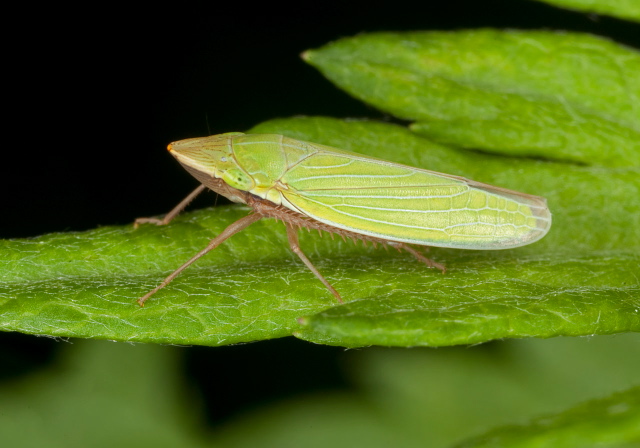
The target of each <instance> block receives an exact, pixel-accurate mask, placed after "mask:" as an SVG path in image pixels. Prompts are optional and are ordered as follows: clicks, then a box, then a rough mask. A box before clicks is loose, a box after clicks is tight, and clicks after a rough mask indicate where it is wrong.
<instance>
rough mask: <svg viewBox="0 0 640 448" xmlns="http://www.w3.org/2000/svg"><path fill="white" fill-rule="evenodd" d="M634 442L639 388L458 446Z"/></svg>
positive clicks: (639, 426) (639, 418) (639, 437)
mask: <svg viewBox="0 0 640 448" xmlns="http://www.w3.org/2000/svg"><path fill="white" fill-rule="evenodd" d="M627 443H634V444H633V445H630V444H629V445H627ZM636 443H640V387H634V388H631V389H629V390H626V391H624V392H619V393H616V394H614V395H612V396H611V397H609V398H606V399H601V400H593V401H591V402H589V403H585V404H582V405H580V406H577V407H575V408H573V409H569V410H568V411H565V412H562V413H560V414H556V415H551V416H545V417H541V418H538V419H536V420H535V421H534V422H532V423H530V424H528V425H526V426H509V427H505V428H500V429H496V430H493V431H491V432H490V433H488V434H486V435H483V436H481V437H478V438H475V439H472V440H469V441H467V442H465V443H462V444H461V445H458V447H459V448H489V447H496V446H508V447H511V448H520V447H521V448H528V447H536V448H544V447H549V448H564V447H567V448H571V447H584V446H621V444H625V445H624V446H628V447H631V446H637V445H635V444H636Z"/></svg>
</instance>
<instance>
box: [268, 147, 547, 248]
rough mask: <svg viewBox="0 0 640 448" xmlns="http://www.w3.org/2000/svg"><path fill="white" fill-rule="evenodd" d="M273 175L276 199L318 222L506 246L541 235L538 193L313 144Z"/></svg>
mask: <svg viewBox="0 0 640 448" xmlns="http://www.w3.org/2000/svg"><path fill="white" fill-rule="evenodd" d="M318 148H320V149H319V150H318V152H317V153H315V154H313V155H311V156H309V157H307V158H306V159H304V160H303V161H301V162H299V163H298V164H296V165H295V166H293V167H291V168H290V169H289V170H288V171H287V172H286V173H285V174H284V176H283V177H282V178H281V183H282V184H283V185H286V188H284V189H281V190H280V192H281V194H282V197H283V204H284V205H285V206H287V207H289V208H291V209H293V210H296V211H298V212H300V213H303V214H305V215H307V216H310V217H312V218H314V219H316V220H318V221H320V222H323V223H325V224H328V225H331V226H334V227H338V228H341V229H345V230H349V231H352V232H356V233H360V234H364V235H369V236H372V237H377V238H381V239H386V240H390V241H399V242H406V243H412V244H420V245H428V246H439V247H451V248H460V249H507V248H513V247H518V246H523V245H526V244H530V243H532V242H534V241H537V240H538V239H540V238H542V237H543V236H544V235H545V234H546V233H547V231H548V229H549V227H550V225H551V214H550V212H549V209H548V208H547V206H546V201H545V199H544V198H541V197H537V196H531V195H527V194H523V193H519V192H515V191H511V190H507V189H503V188H499V187H494V186H491V185H486V184H482V183H479V182H474V181H470V180H467V179H464V178H461V177H457V176H450V175H446V174H441V173H436V172H433V171H428V170H423V169H419V168H413V167H409V166H405V165H399V164H395V163H391V162H387V161H384V160H380V159H374V158H368V157H366V156H361V155H359V154H356V153H349V152H346V151H332V150H331V148H327V147H322V146H320V145H318Z"/></svg>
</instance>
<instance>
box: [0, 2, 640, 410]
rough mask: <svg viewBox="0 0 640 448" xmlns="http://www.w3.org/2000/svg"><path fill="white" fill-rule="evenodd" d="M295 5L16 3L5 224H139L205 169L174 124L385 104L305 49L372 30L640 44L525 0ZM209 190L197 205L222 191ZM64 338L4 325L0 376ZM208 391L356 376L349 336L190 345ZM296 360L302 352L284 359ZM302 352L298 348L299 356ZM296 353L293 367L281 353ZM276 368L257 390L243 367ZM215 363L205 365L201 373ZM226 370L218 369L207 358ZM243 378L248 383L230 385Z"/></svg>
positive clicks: (632, 33) (191, 131)
mask: <svg viewBox="0 0 640 448" xmlns="http://www.w3.org/2000/svg"><path fill="white" fill-rule="evenodd" d="M302 3H304V4H301V5H299V6H298V7H292V6H290V5H287V6H284V5H280V4H278V3H273V2H269V3H265V2H263V4H261V5H259V6H256V5H255V4H253V3H252V4H251V6H249V4H248V3H245V2H242V1H236V2H225V3H222V2H217V3H210V4H208V5H207V6H206V7H205V6H201V5H198V6H192V7H185V6H180V7H178V8H174V9H162V8H158V7H153V8H150V9H147V10H134V9H126V8H122V9H114V8H107V7H105V8H104V9H100V8H99V7H98V6H92V7H91V9H85V10H82V9H64V8H57V7H56V8H53V7H48V8H51V9H49V10H44V9H39V10H37V11H29V10H24V11H15V12H14V13H12V14H8V15H7V16H6V17H5V20H6V22H7V24H8V25H9V26H7V27H6V28H5V30H4V31H3V34H4V36H3V43H4V45H3V47H4V50H5V51H4V52H3V53H4V58H3V64H2V65H3V75H4V78H5V81H4V82H3V86H4V92H3V99H4V101H3V106H4V114H3V115H4V118H3V119H2V120H3V124H4V125H3V126H2V128H3V137H4V138H3V142H2V149H1V150H2V154H3V157H2V161H1V162H0V191H1V193H0V194H1V195H2V207H1V208H0V210H2V211H1V212H0V213H1V217H2V219H0V238H24V237H30V236H37V235H40V234H43V233H49V232H63V231H78V230H88V229H92V228H95V227H97V226H104V225H116V224H129V223H131V222H132V221H133V220H134V219H135V218H136V217H139V216H150V215H159V214H163V213H165V212H167V211H168V210H170V209H171V208H172V207H173V206H174V205H175V204H176V203H178V202H179V201H180V200H181V199H182V198H183V197H184V196H185V195H186V194H187V193H188V192H190V191H191V190H192V189H193V188H195V186H196V185H197V183H196V181H195V180H194V179H192V178H191V177H190V176H189V175H188V174H187V173H186V172H185V171H184V170H183V169H182V168H181V167H180V166H179V165H178V164H177V163H176V162H175V161H174V160H173V159H172V157H170V156H169V155H168V154H167V153H166V151H165V147H166V145H167V143H169V142H170V141H173V140H178V139H183V138H188V137H197V136H203V135H207V134H216V133H221V132H229V131H245V130H247V129H248V128H250V127H252V126H253V125H255V124H257V123H259V122H261V121H264V120H267V119H271V118H276V117H288V116H293V115H329V116H334V117H340V118H342V117H371V118H381V119H389V117H387V116H385V115H384V114H382V113H381V112H379V111H376V110H374V109H372V108H370V107H368V106H366V105H364V104H362V103H360V102H358V101H356V100H354V99H352V98H350V97H349V96H348V95H346V94H345V93H343V92H341V91H339V90H337V89H336V88H335V87H334V86H333V85H332V84H330V83H329V82H328V81H326V80H325V79H324V78H323V77H322V76H321V75H320V74H319V73H318V72H317V71H316V70H315V69H313V68H311V67H310V66H307V65H306V64H305V63H303V62H302V60H301V59H300V58H299V54H300V53H301V52H302V51H304V50H305V49H308V48H315V47H318V46H321V45H323V44H325V43H327V42H329V41H332V40H335V39H338V38H340V37H344V36H352V35H355V34H358V33H361V32H367V31H394V30H459V29H465V28H480V27H496V28H518V29H556V30H570V31H581V32H588V33H593V34H596V35H600V36H606V37H609V38H611V39H613V40H615V41H617V42H619V43H623V44H627V45H631V46H635V47H636V48H640V31H639V30H640V27H639V26H638V25H637V24H632V23H631V22H625V21H622V20H618V19H614V18H610V17H605V16H596V15H587V14H582V13H576V12H572V11H567V10H561V9H557V8H554V7H551V6H548V5H546V4H543V3H537V2H534V1H528V0H485V1H478V0H451V1H447V2H422V3H423V5H422V6H420V7H419V8H418V9H416V7H415V6H414V2H404V1H400V0H396V1H387V2H374V1H367V2H364V1H342V2H328V3H325V4H322V5H321V4H320V3H319V2H317V3H312V4H311V5H309V4H306V3H307V2H302ZM213 201H214V198H213V196H212V195H208V196H207V197H205V198H201V199H200V200H199V202H197V204H196V205H195V206H196V207H202V206H206V205H207V204H210V203H213ZM60 345H61V343H59V342H55V341H51V340H46V339H42V338H35V337H33V336H25V335H19V334H0V359H2V360H3V364H2V367H0V378H2V377H4V378H14V377H16V376H19V375H21V374H23V373H25V372H27V371H29V370H32V369H37V368H39V367H41V366H42V365H45V364H46V363H47V362H51V361H52V360H54V359H55V357H56V349H57V348H59V346H60ZM182 350H183V351H184V353H185V367H184V369H185V373H186V374H187V375H189V376H190V377H191V378H192V380H193V381H194V382H195V384H198V385H199V386H198V387H199V388H200V390H201V391H202V392H203V394H204V396H205V398H206V397H207V393H208V392H211V393H214V391H208V390H207V386H206V385H207V384H214V383H215V381H213V378H212V375H217V376H216V378H219V379H223V380H224V381H225V382H227V383H228V384H230V387H229V391H230V392H229V396H227V397H224V396H221V391H220V390H217V391H215V393H216V397H217V400H218V403H219V404H220V402H221V401H222V402H223V403H225V402H226V406H222V407H218V408H216V410H213V409H210V415H209V419H210V421H212V422H216V421H219V420H221V419H224V418H226V417H228V416H230V415H233V413H234V412H236V411H238V410H239V409H241V408H243V407H244V406H246V405H249V404H250V403H252V402H260V401H264V400H267V399H270V398H273V397H276V396H286V395H288V394H294V393H296V392H298V391H300V390H310V389H318V388H332V387H348V384H346V382H345V380H344V379H343V378H342V377H341V373H340V369H339V367H338V363H337V361H336V360H337V359H339V357H340V356H341V353H342V350H341V349H339V348H330V347H320V346H314V345H311V344H307V343H305V342H300V341H297V340H294V339H292V338H288V339H283V340H279V341H270V342H260V343H255V344H249V345H242V346H236V347H222V348H203V347H194V348H184V349H182ZM287 360H290V361H291V364H290V365H289V366H287ZM294 360H295V361H294ZM281 366H286V368H284V367H281ZM255 370H259V371H261V372H262V374H263V375H266V377H267V378H270V379H271V380H270V381H267V383H266V384H260V385H257V386H256V387H255V390H251V389H249V390H248V391H246V386H247V383H246V381H245V378H244V377H243V372H247V371H255ZM205 372H206V373H205ZM211 372H215V373H213V374H212V373H211ZM234 381H236V382H244V387H245V391H246V392H247V394H246V396H237V395H232V391H234V390H235V389H234V387H233V384H234Z"/></svg>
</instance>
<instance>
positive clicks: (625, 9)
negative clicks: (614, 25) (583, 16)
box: [541, 0, 640, 22]
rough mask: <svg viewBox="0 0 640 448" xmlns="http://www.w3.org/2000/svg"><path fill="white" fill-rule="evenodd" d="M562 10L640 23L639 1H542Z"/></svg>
mask: <svg viewBox="0 0 640 448" xmlns="http://www.w3.org/2000/svg"><path fill="white" fill-rule="evenodd" d="M541 1H543V2H545V3H549V4H551V5H556V6H559V7H561V8H569V9H575V10H577V11H584V12H595V13H598V14H605V15H609V16H613V17H620V18H622V19H631V20H635V21H636V22H640V2H638V0H541Z"/></svg>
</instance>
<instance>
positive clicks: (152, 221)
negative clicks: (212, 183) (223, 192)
mask: <svg viewBox="0 0 640 448" xmlns="http://www.w3.org/2000/svg"><path fill="white" fill-rule="evenodd" d="M205 188H206V187H205V186H204V185H202V184H201V185H200V186H199V187H198V188H196V189H195V190H193V191H192V192H191V193H190V194H189V196H187V197H186V198H184V199H183V200H182V201H181V202H180V203H179V204H178V205H176V206H175V207H173V209H172V210H171V211H170V212H169V213H167V214H166V215H165V217H164V218H162V219H158V218H138V219H136V220H135V221H134V222H133V227H134V228H136V229H137V228H138V227H139V226H140V224H145V223H150V224H155V225H157V226H164V225H166V224H169V223H170V222H171V220H172V219H173V218H175V217H176V216H178V214H179V213H180V212H181V211H182V210H184V208H185V207H186V206H187V205H189V202H191V201H193V200H194V199H195V197H196V196H198V195H199V194H200V193H202V192H203V191H204V189H205Z"/></svg>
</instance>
